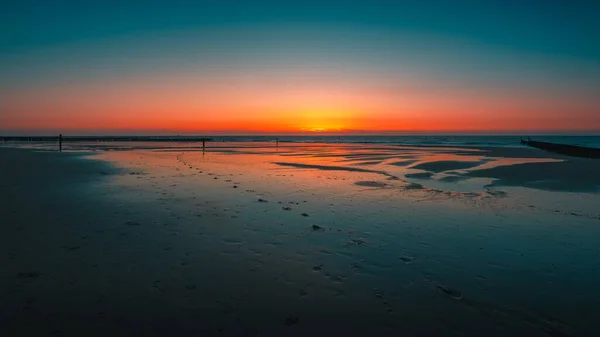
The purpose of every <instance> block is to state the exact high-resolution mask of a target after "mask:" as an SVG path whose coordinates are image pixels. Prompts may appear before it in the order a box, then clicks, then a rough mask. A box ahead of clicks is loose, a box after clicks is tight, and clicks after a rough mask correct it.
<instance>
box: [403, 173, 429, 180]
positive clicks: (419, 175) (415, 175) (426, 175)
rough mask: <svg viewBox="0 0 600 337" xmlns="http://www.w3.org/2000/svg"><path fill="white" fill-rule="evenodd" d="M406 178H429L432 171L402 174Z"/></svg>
mask: <svg viewBox="0 0 600 337" xmlns="http://www.w3.org/2000/svg"><path fill="white" fill-rule="evenodd" d="M404 176H405V177H406V178H415V179H429V178H431V176H433V173H432V172H419V173H408V174H405V175H404Z"/></svg>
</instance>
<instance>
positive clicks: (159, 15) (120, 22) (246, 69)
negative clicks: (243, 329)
mask: <svg viewBox="0 0 600 337" xmlns="http://www.w3.org/2000/svg"><path fill="white" fill-rule="evenodd" d="M598 13H600V3H599V2H598V1H572V2H571V1H327V0H322V1H310V0H309V1H302V2H300V1H298V2H284V1H127V2H126V3H125V2H124V1H105V2H101V1H3V2H2V4H1V5H0V29H1V31H2V33H1V34H0V77H1V78H2V80H1V82H0V90H1V91H0V100H2V101H4V102H5V104H4V105H5V106H4V107H0V108H1V109H2V110H1V111H0V132H4V133H7V132H30V133H31V132H34V133H36V132H37V133H39V132H44V131H45V130H46V131H48V132H50V131H52V132H53V131H54V130H61V129H65V128H66V129H69V130H73V132H79V133H89V132H98V130H109V129H110V128H111V125H114V128H115V129H117V130H122V131H131V130H139V129H143V130H147V132H156V131H173V132H176V131H190V132H191V131H218V132H228V131H230V132H233V133H236V132H261V130H263V131H265V132H266V131H270V132H279V131H281V132H292V131H294V130H296V131H297V130H310V129H315V130H317V129H331V130H338V131H340V130H349V131H351V130H367V131H368V130H371V131H394V130H399V131H402V130H409V131H410V130H432V131H436V130H455V131H461V130H465V131H469V130H488V129H489V130H494V131H502V130H503V129H505V130H507V131H511V130H521V129H525V130H527V129H532V130H534V129H544V130H566V131H572V130H581V131H590V130H591V131H598V130H600V116H599V114H600V112H599V111H598V110H599V109H600V108H599V107H600V99H599V98H598V96H600V42H599V41H600V20H597V15H598ZM150 84H151V85H150ZM282 88H283V89H282ZM117 91H118V93H115V92H117ZM144 95H147V96H150V97H153V99H155V101H153V100H152V99H151V100H144V99H143V97H144ZM194 97H198V98H197V99H196V98H194ZM214 97H221V99H220V100H218V99H216V98H215V99H212V98H214ZM106 101H111V102H112V103H111V104H106ZM233 101H235V102H236V104H232V103H231V102H233ZM119 102H122V104H119ZM156 106H160V107H161V108H160V109H155V108H154V107H156ZM90 107H93V108H90ZM215 113H216V114H217V115H218V116H219V117H218V118H217V117H215ZM323 116H324V117H323ZM296 121H298V122H296ZM452 121H454V122H456V121H458V122H456V123H454V124H452V123H453V122H452ZM194 123H195V124H194ZM265 123H266V124H265ZM190 124H193V125H197V127H195V128H194V127H192V128H187V127H185V128H183V127H182V126H183V125H186V126H189V125H190ZM470 124H472V127H471V126H469V125H470ZM227 125H230V126H231V127H230V128H228V127H227ZM261 125H263V126H262V127H261ZM429 125H430V126H431V127H428V126H429ZM461 125H462V126H464V127H462V128H461ZM163 126H164V127H163ZM386 126H387V128H388V129H386ZM446 126H447V127H446ZM521 126H523V127H521ZM113 131H114V130H113Z"/></svg>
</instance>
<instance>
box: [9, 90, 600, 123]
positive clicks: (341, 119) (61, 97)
mask: <svg viewBox="0 0 600 337" xmlns="http://www.w3.org/2000/svg"><path fill="white" fill-rule="evenodd" d="M207 81H208V80H206V81H200V80H189V81H188V82H185V81H183V82H181V83H180V82H177V85H175V84H173V83H166V84H165V83H163V82H160V81H158V80H155V81H137V82H136V81H134V82H127V81H126V82H125V83H123V84H114V83H112V82H110V81H108V82H98V83H88V84H77V85H75V84H73V85H64V86H62V87H61V86H51V87H41V88H34V89H31V88H30V89H28V90H15V91H13V92H10V93H4V94H3V97H2V101H3V105H4V106H3V111H4V113H2V114H0V132H3V130H29V131H40V132H43V131H44V130H60V131H63V132H65V133H67V132H70V131H72V132H96V133H102V132H105V131H111V132H115V131H122V132H123V133H126V132H163V133H281V134H286V133H378V132H393V131H397V132H455V131H467V132H471V131H505V130H511V131H519V130H594V129H600V124H599V120H598V118H596V117H594V116H596V114H595V113H594V111H595V110H594V109H595V108H596V106H595V102H593V101H592V102H590V101H589V100H573V99H565V98H563V97H545V96H540V95H536V94H535V93H521V94H520V95H514V96H510V97H507V96H503V95H500V94H490V93H487V94H485V95H483V94H481V93H479V92H477V91H468V90H459V89H455V90H454V91H447V90H445V91H444V90H440V91H437V92H430V91H426V90H424V91H409V92H407V91H403V90H402V89H401V86H400V88H399V89H397V90H390V89H389V88H387V87H386V88H383V89H382V88H379V87H371V86H370V85H369V84H368V83H366V84H365V83H362V82H356V81H355V82H354V84H352V85H349V84H347V83H345V82H343V81H341V82H339V83H337V82H335V83H327V84H323V83H321V82H318V81H315V82H314V83H312V82H310V83H301V84H298V85H287V86H282V85H279V84H277V83H276V84H269V83H267V84H261V83H258V84H255V83H254V82H252V81H249V82H248V83H246V82H234V83H235V84H236V85H232V84H231V83H228V82H226V81H222V82H219V81H214V82H210V81H208V82H207ZM361 83H362V84H361ZM361 85H362V86H361ZM565 111H577V112H578V113H579V114H580V115H581V116H582V117H579V118H572V116H570V115H569V114H567V113H565ZM586 116H587V117H586Z"/></svg>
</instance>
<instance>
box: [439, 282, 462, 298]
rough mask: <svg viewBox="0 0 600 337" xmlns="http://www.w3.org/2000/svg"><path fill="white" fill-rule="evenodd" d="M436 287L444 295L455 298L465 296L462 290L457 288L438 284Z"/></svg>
mask: <svg viewBox="0 0 600 337" xmlns="http://www.w3.org/2000/svg"><path fill="white" fill-rule="evenodd" d="M436 288H437V289H438V290H439V291H440V292H441V293H442V294H444V295H446V296H448V297H450V298H452V299H455V300H461V299H462V298H463V295H462V293H461V292H460V291H458V290H456V289H452V288H449V287H446V286H444V285H441V284H438V285H437V286H436Z"/></svg>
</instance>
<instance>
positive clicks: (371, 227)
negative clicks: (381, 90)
mask: <svg viewBox="0 0 600 337" xmlns="http://www.w3.org/2000/svg"><path fill="white" fill-rule="evenodd" d="M82 149H83V150H82ZM82 149H79V150H73V151H71V152H64V153H58V152H56V151H49V150H48V149H47V148H29V149H23V148H20V149H17V148H8V147H0V186H1V189H2V193H0V214H2V218H3V220H2V223H3V225H2V229H1V230H2V234H1V235H0V245H1V246H2V247H3V250H4V252H3V254H0V256H1V258H2V265H3V266H5V267H4V268H2V269H1V270H0V273H1V275H0V282H1V284H0V289H1V290H0V291H1V295H0V296H1V298H2V300H1V301H0V334H2V335H3V336H25V335H49V336H79V335H89V336H94V335H111V336H116V335H122V336H131V335H144V336H198V335H206V336H212V335H215V336H305V335H308V334H312V335H346V336H367V335H368V336H398V335H406V336H432V335H439V336H506V335H513V336H594V335H596V334H597V333H598V328H597V323H596V322H595V319H596V318H597V317H598V316H599V315H600V309H599V308H600V291H598V289H597V280H598V279H600V246H598V244H597V242H598V237H600V227H599V226H598V225H599V224H600V209H598V205H600V194H599V191H600V176H599V175H598V174H597V173H598V172H600V161H599V160H593V159H581V158H570V157H565V156H561V155H554V154H550V153H546V152H541V151H536V150H533V149H527V148H509V147H485V146H470V147H467V146H408V145H402V146H401V145H385V144H321V143H314V144H293V143H290V144H286V143H283V144H279V145H278V146H275V144H273V143H268V142H264V143H235V144H234V143H226V142H223V143H221V144H219V143H211V144H210V146H209V147H208V148H207V149H206V150H205V151H203V150H202V148H201V147H199V146H198V145H197V144H195V145H194V144H186V145H182V146H174V145H170V144H169V145H164V144H160V145H156V144H144V145H143V146H138V145H131V144H127V145H123V144H121V145H118V146H115V145H112V144H108V145H106V146H104V145H102V146H99V145H94V146H88V147H85V148H82Z"/></svg>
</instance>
